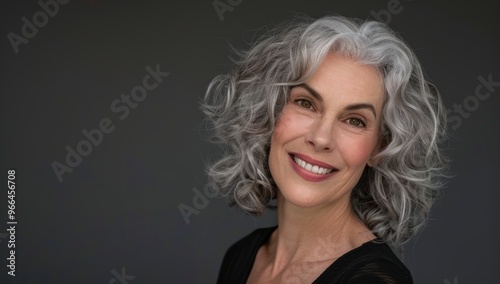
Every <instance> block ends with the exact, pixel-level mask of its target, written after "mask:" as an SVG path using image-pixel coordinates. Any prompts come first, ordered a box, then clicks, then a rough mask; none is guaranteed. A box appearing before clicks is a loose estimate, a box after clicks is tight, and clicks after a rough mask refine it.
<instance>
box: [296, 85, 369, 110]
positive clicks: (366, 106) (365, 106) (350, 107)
mask: <svg viewBox="0 0 500 284" xmlns="http://www.w3.org/2000/svg"><path fill="white" fill-rule="evenodd" d="M293 87H302V88H304V89H306V90H307V91H308V92H309V93H310V94H311V95H312V96H313V97H314V98H315V99H317V100H318V101H320V102H322V101H323V98H322V97H321V95H320V94H319V93H318V92H317V91H316V90H315V89H313V88H312V87H311V86H309V85H307V84H306V83H302V84H299V85H296V86H293ZM293 87H292V88H293ZM345 109H346V110H358V109H369V110H370V111H371V112H372V113H373V115H374V116H375V118H376V117H377V112H376V111H375V107H373V105H372V104H367V103H359V104H352V105H348V106H347V107H345Z"/></svg>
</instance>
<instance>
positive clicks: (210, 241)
mask: <svg viewBox="0 0 500 284" xmlns="http://www.w3.org/2000/svg"><path fill="white" fill-rule="evenodd" d="M494 3H495V2H494V1H485V0H480V1H462V2H460V1H423V0H413V1H412V0H377V1H361V0H356V1H347V0H341V1H285V0H273V1H263V0H255V1H250V0H210V1H194V0H190V1H104V0H80V1H76V0H73V1H69V0H40V1H36V0H29V1H27V0H24V1H8V2H5V3H3V4H2V8H1V9H0V11H1V12H0V14H1V17H0V21H1V25H0V29H1V33H0V34H1V36H2V37H3V40H1V42H0V49H1V65H0V68H1V76H0V82H1V83H0V88H1V101H0V106H1V127H0V131H1V133H2V139H1V147H0V153H1V156H0V163H1V167H0V169H1V173H0V174H1V177H2V178H1V180H2V181H3V182H2V186H1V190H0V193H1V194H0V205H1V206H0V208H1V209H0V229H1V230H0V256H1V259H0V283H130V284H135V283H214V282H215V281H216V278H217V273H218V269H219V267H220V263H221V261H222V257H223V255H224V253H225V251H226V249H227V248H228V247H229V246H230V245H231V244H232V243H234V242H235V241H236V240H238V239H240V238H241V237H243V236H245V235H247V234H248V233H250V232H251V231H253V230H254V229H256V228H260V227H267V226H273V225H275V224H276V222H277V221H276V215H275V212H272V211H269V212H267V213H266V214H264V216H261V217H251V216H248V215H246V214H245V213H244V212H243V211H241V210H236V209H232V208H229V207H228V206H227V204H226V201H225V200H224V199H221V198H218V197H217V196H214V194H213V191H212V190H211V185H210V183H209V182H208V179H207V175H206V173H205V165H206V163H208V162H209V161H212V160H213V159H215V158H216V157H219V156H220V155H222V154H223V149H221V148H219V147H218V146H217V145H214V144H212V143H211V142H210V141H209V140H210V132H209V128H210V125H209V124H207V123H206V122H205V121H204V119H205V118H204V116H203V114H202V112H201V111H200V109H199V105H200V100H201V98H202V97H203V95H204V93H205V91H206V88H207V86H208V84H209V82H210V81H211V80H212V79H213V78H214V77H215V76H216V75H218V74H222V73H227V72H228V71H229V70H230V68H231V66H232V61H231V59H230V56H231V55H232V54H234V53H233V52H232V49H233V48H234V49H236V50H244V49H247V48H248V47H249V46H250V44H251V43H253V42H255V40H256V38H258V36H259V35H262V34H263V33H265V32H266V30H267V29H270V28H272V27H274V26H275V25H277V24H279V23H282V22H283V21H286V20H287V19H290V18H292V17H294V16H297V15H308V16H310V17H314V18H318V17H321V16H324V15H327V14H340V15H343V16H348V17H355V18H360V19H375V20H379V21H382V22H385V23H387V24H388V25H389V26H390V27H391V28H393V29H394V30H395V31H396V32H397V33H399V34H400V35H401V36H402V37H403V39H404V40H405V41H406V42H408V44H409V45H410V46H411V47H412V48H413V50H414V51H415V53H416V54H417V56H418V58H419V60H420V61H421V63H422V65H423V67H424V70H425V73H426V75H427V76H428V77H429V79H430V80H431V82H432V83H433V84H434V85H436V86H437V88H438V89H439V91H440V92H441V94H442V97H443V100H444V103H445V105H446V107H447V111H448V120H449V121H448V128H449V129H450V139H449V141H448V142H447V143H446V145H444V148H446V154H447V155H448V157H449V158H450V159H451V160H452V164H451V168H450V174H451V176H452V177H451V178H450V179H449V180H448V182H447V185H446V188H445V189H443V190H442V191H441V194H440V197H439V198H438V200H437V202H436V203H435V206H434V207H433V209H432V211H431V216H430V220H429V222H428V224H427V226H426V228H425V229H424V230H423V231H422V232H421V233H420V234H419V235H418V236H416V237H415V238H414V239H413V240H412V241H411V242H409V243H407V244H406V245H405V251H404V256H403V258H404V263H405V264H406V265H407V266H408V268H409V269H410V270H411V271H412V273H413V277H414V280H415V282H416V283H426V284H430V283H436V284H441V283H445V284H451V283H453V284H457V283H460V284H465V283H499V276H498V268H499V267H500V261H499V260H498V255H500V244H499V242H498V239H499V236H500V235H499V230H498V217H499V213H500V210H499V208H500V206H498V200H500V186H499V185H498V181H497V180H496V178H497V177H498V176H499V174H498V171H499V170H500V150H499V145H500V135H499V133H500V132H499V130H500V128H499V124H498V122H499V121H500V120H499V119H500V117H499V111H498V108H499V107H500V67H499V66H500V65H499V57H500V53H499V51H500V40H499V35H500V28H499V25H498V15H497V11H498V8H499V5H498V4H494Z"/></svg>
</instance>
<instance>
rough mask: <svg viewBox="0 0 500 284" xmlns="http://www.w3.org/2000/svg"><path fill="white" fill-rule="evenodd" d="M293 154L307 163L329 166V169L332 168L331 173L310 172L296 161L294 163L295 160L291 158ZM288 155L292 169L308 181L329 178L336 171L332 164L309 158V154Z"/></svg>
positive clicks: (323, 166)
mask: <svg viewBox="0 0 500 284" xmlns="http://www.w3.org/2000/svg"><path fill="white" fill-rule="evenodd" d="M293 156H296V157H297V158H299V159H301V160H304V161H305V162H307V163H309V164H312V165H317V166H320V167H322V168H329V169H333V170H332V172H331V173H328V174H315V173H312V172H310V171H308V170H306V169H304V168H302V167H301V166H299V165H297V163H295V161H294V160H293ZM288 157H289V159H290V164H291V166H292V168H293V170H294V171H295V172H296V173H297V174H298V175H299V176H301V177H302V178H303V179H305V180H308V181H313V182H319V181H323V180H325V179H328V178H330V177H331V176H332V175H334V174H335V173H336V172H337V171H338V170H337V169H336V168H335V167H334V166H332V165H329V164H326V163H323V162H320V161H318V160H315V159H313V158H311V157H309V156H305V155H302V154H297V153H289V155H288Z"/></svg>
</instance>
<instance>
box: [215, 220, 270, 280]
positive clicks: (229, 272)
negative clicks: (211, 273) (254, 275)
mask: <svg viewBox="0 0 500 284" xmlns="http://www.w3.org/2000/svg"><path fill="white" fill-rule="evenodd" d="M275 229H276V227H269V228H262V229H257V230H254V231H253V232H251V233H250V234H248V235H247V236H245V237H243V238H242V239H240V240H239V241H237V242H236V243H234V244H233V245H231V246H230V247H229V249H228V250H227V251H226V254H225V255H224V259H223V260H222V264H221V267H220V270H219V277H218V281H217V282H218V283H235V282H232V281H233V280H236V279H235V278H234V277H237V278H238V279H239V280H241V279H246V277H245V275H246V276H248V274H250V271H251V269H252V266H253V263H254V259H255V255H256V254H257V251H258V250H259V248H260V247H261V246H262V244H263V243H264V242H265V241H266V240H267V239H268V238H269V236H270V235H271V233H272V232H273V231H274V230H275ZM230 279H231V281H230Z"/></svg>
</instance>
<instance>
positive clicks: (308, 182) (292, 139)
mask: <svg viewBox="0 0 500 284" xmlns="http://www.w3.org/2000/svg"><path fill="white" fill-rule="evenodd" d="M383 100H384V90H383V85H382V81H381V76H380V74H379V72H378V70H377V69H376V68H374V67H372V66H367V65H361V64H360V63H357V62H355V61H353V60H351V59H346V58H343V57H342V56H340V55H337V54H335V53H330V54H329V55H328V56H327V57H326V59H325V61H324V62H323V63H322V64H321V65H320V66H319V68H318V70H317V71H316V73H314V75H313V76H312V77H311V79H310V80H309V81H308V82H307V83H306V84H304V85H299V86H296V87H293V88H292V89H291V93H290V99H289V101H288V103H287V104H286V106H285V108H284V109H283V111H282V113H281V116H280V118H279V120H278V122H277V124H276V128H275V131H274V133H273V136H272V138H271V148H270V154H269V167H270V170H271V174H272V176H273V179H274V181H275V182H276V184H277V186H278V188H279V191H280V193H281V194H282V196H283V197H284V199H285V200H286V201H287V202H290V203H292V204H294V205H296V206H299V207H322V206H329V205H332V204H334V203H337V202H349V196H350V193H351V191H352V189H353V188H354V186H355V185H356V183H357V182H358V180H359V179H360V177H361V174H362V173H363V169H364V168H365V167H366V165H367V164H371V162H372V161H371V159H370V158H371V156H372V155H374V154H375V153H376V152H377V151H378V148H379V147H378V145H379V143H378V142H379V124H380V116H381V111H382V105H383Z"/></svg>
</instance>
